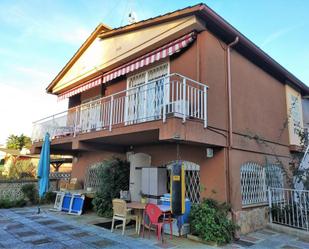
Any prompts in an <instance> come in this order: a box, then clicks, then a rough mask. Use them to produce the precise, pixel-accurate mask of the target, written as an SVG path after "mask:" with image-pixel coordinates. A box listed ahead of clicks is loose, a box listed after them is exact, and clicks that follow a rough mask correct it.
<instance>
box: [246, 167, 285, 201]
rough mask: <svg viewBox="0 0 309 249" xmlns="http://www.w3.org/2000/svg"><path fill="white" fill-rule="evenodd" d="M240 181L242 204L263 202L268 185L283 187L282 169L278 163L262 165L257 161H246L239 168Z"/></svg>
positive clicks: (265, 199)
mask: <svg viewBox="0 0 309 249" xmlns="http://www.w3.org/2000/svg"><path fill="white" fill-rule="evenodd" d="M240 183H241V195H242V205H243V206H248V205H255V204H265V203H266V202H267V188H268V187H271V188H283V183H284V177H283V170H282V168H281V166H280V165H278V164H267V165H266V166H265V167H262V166H261V165H259V164H257V163H253V162H248V163H245V164H243V165H242V166H241V168H240ZM274 193H275V198H279V195H278V196H277V194H276V191H275V192H274ZM278 193H279V192H278Z"/></svg>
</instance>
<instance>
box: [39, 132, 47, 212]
mask: <svg viewBox="0 0 309 249" xmlns="http://www.w3.org/2000/svg"><path fill="white" fill-rule="evenodd" d="M49 171H50V141H49V134H48V133H46V134H45V138H44V142H43V146H42V150H41V156H40V161H39V166H38V179H39V182H38V187H39V197H40V200H41V198H43V197H44V195H45V193H46V192H47V191H48V188H49ZM38 213H40V206H38Z"/></svg>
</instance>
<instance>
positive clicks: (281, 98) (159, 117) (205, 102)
mask: <svg viewBox="0 0 309 249" xmlns="http://www.w3.org/2000/svg"><path fill="white" fill-rule="evenodd" d="M282 53H284V51H282ZM47 92H48V93H50V94H54V95H57V96H58V98H59V99H60V100H61V99H64V98H68V99H69V104H68V109H67V110H66V111H65V112H63V113H60V114H55V115H54V116H52V117H49V118H45V119H42V120H40V121H38V122H35V123H34V127H33V141H34V142H33V148H32V151H33V152H39V151H40V149H41V146H42V138H43V137H44V134H45V132H47V131H48V132H49V133H50V134H51V137H52V142H51V150H52V153H56V154H70V155H73V156H74V158H73V168H72V177H76V178H78V180H79V181H81V182H84V180H85V175H86V174H87V170H88V167H89V166H90V165H92V164H94V163H96V162H98V161H102V160H104V159H108V158H111V157H112V156H114V155H116V156H119V157H121V158H129V160H130V162H131V172H130V173H131V175H130V191H131V196H132V198H133V199H137V200H138V198H139V194H140V191H143V190H142V183H141V173H140V171H141V168H143V167H160V168H162V167H163V168H164V167H167V168H168V165H169V164H171V163H172V162H173V161H175V160H182V161H184V163H185V166H186V177H187V179H186V185H187V196H188V197H189V198H190V200H191V201H192V202H198V201H199V200H200V199H201V198H203V197H212V198H215V199H217V200H219V201H226V202H229V203H231V205H232V212H233V218H234V219H235V220H236V221H237V222H238V223H239V224H240V225H241V228H242V230H241V231H242V232H243V233H245V232H248V231H252V230H254V229H257V228H259V227H261V226H263V225H264V224H265V222H266V221H267V220H266V207H267V195H266V188H267V186H274V187H282V186H284V184H285V180H284V177H285V174H284V172H286V171H287V170H288V169H289V162H290V159H291V155H292V154H293V153H295V152H297V151H299V149H300V139H299V137H298V133H297V128H298V127H300V128H301V127H302V125H303V119H305V118H303V110H302V97H303V96H307V95H308V93H309V88H308V87H307V86H306V85H305V84H304V83H303V82H301V81H300V80H299V79H297V78H296V77H295V76H294V75H293V74H291V73H290V72H288V71H287V70H286V69H285V68H283V67H282V66H281V65H279V64H278V63H277V62H276V61H275V60H273V59H272V58H271V57H269V56H268V55H267V54H266V53H265V52H263V51H262V50H261V49H260V48H258V47H257V46H256V45H255V44H253V43H252V42H251V41H250V40H248V39H247V38H246V37H245V36H244V35H242V34H241V33H240V32H239V31H238V30H236V29H235V28H234V27H233V26H231V25H230V24H229V23H227V22H226V21H225V20H224V19H222V18H221V17H220V16H218V15H217V14H216V13H215V12H214V11H213V10H211V9H210V8H209V7H207V6H206V5H204V4H199V5H196V6H193V7H188V8H185V9H181V10H177V11H175V12H171V13H168V14H165V15H162V16H158V17H154V18H151V19H148V20H144V21H141V22H137V23H133V24H130V25H127V26H124V27H120V28H116V29H111V28H109V27H107V26H106V25H103V24H100V25H99V26H98V27H97V28H96V29H95V30H94V32H93V33H92V34H91V35H90V37H89V38H88V39H87V40H86V41H85V43H84V44H82V46H81V47H80V49H79V50H78V51H77V52H76V53H75V54H74V56H73V57H72V58H71V60H70V61H69V62H68V63H67V64H66V65H65V67H64V68H63V69H62V70H61V71H60V72H59V74H58V75H57V76H56V78H55V79H54V80H53V81H52V82H51V83H50V85H49V86H48V87H47ZM306 120H307V119H306ZM306 122H307V121H306ZM150 178H151V177H150ZM150 178H149V179H150ZM162 179H163V178H161V180H160V179H159V181H161V182H160V184H165V185H167V184H166V183H165V182H164V183H162ZM164 179H166V180H165V181H168V177H165V178H164ZM150 180H152V179H150ZM166 190H167V189H166ZM167 191H168V190H167ZM153 195H155V194H153ZM152 197H153V198H155V196H152Z"/></svg>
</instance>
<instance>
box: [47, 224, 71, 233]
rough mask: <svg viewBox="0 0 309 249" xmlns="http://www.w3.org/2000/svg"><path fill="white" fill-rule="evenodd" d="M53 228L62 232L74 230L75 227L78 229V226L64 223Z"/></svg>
mask: <svg viewBox="0 0 309 249" xmlns="http://www.w3.org/2000/svg"><path fill="white" fill-rule="evenodd" d="M51 229H54V230H56V231H61V232H63V231H68V230H73V229H77V228H75V227H73V226H71V225H63V226H59V225H58V226H56V227H51Z"/></svg>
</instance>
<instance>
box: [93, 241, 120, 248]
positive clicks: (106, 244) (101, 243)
mask: <svg viewBox="0 0 309 249" xmlns="http://www.w3.org/2000/svg"><path fill="white" fill-rule="evenodd" d="M91 244H93V245H95V246H98V247H100V248H107V247H110V246H113V245H114V244H115V242H113V241H111V240H105V239H104V240H103V239H101V240H97V241H93V242H91Z"/></svg>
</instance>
